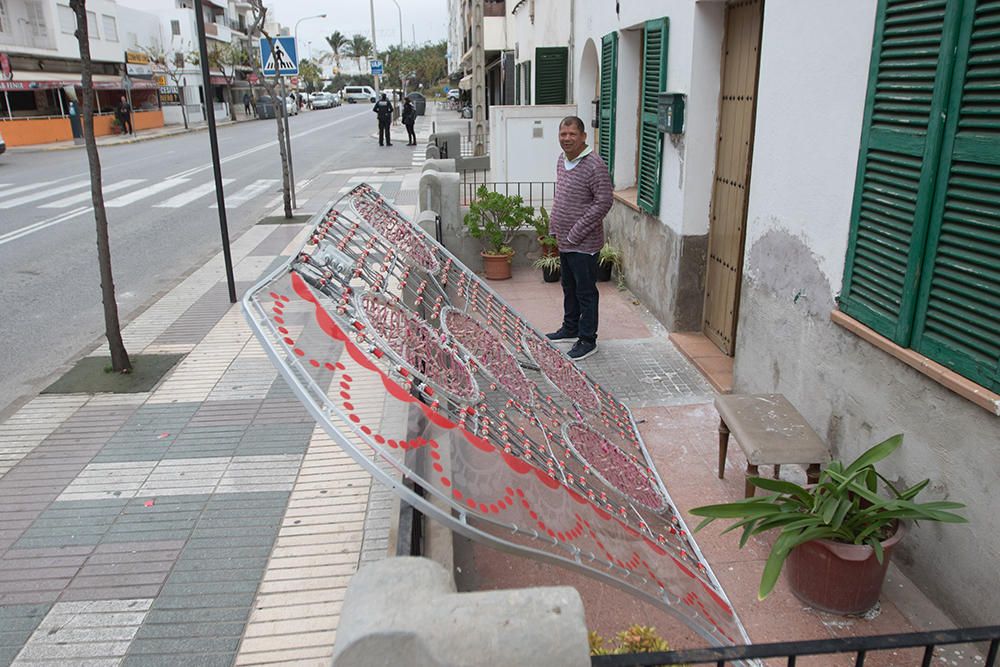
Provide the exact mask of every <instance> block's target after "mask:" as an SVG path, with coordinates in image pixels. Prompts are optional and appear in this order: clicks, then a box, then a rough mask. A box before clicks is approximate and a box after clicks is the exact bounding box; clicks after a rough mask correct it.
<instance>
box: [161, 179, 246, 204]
mask: <svg viewBox="0 0 1000 667" xmlns="http://www.w3.org/2000/svg"><path fill="white" fill-rule="evenodd" d="M235 180H236V179H235V178H224V179H222V184H223V185H229V184H230V183H232V182H233V181H235ZM210 192H215V181H209V182H208V183H202V184H201V185H199V186H198V187H196V188H191V189H190V190H188V191H187V192H182V193H180V194H179V195H177V196H175V197H171V198H170V199H168V200H167V201H165V202H160V203H159V204H156V205H155V206H154V207H153V208H180V207H181V206H187V205H188V204H190V203H191V202H193V201H194V200H196V199H201V198H202V197H204V196H205V195H207V194H208V193H210Z"/></svg>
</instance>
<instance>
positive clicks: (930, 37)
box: [508, 0, 1000, 624]
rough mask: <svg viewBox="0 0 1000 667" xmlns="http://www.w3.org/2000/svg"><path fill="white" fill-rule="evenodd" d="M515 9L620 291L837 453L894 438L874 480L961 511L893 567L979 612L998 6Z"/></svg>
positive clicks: (997, 371) (986, 494)
mask: <svg viewBox="0 0 1000 667" xmlns="http://www.w3.org/2000/svg"><path fill="white" fill-rule="evenodd" d="M508 4H509V5H513V6H512V7H511V8H510V14H511V16H512V18H513V27H512V33H511V36H510V39H511V40H512V45H513V48H514V51H515V54H516V68H517V70H516V78H517V84H516V87H517V90H516V93H515V99H516V102H517V103H519V104H522V105H524V104H532V105H538V104H557V103H569V104H574V105H575V108H576V111H577V113H578V115H579V116H580V117H581V118H583V120H584V122H585V124H586V125H587V127H588V131H589V135H590V141H591V143H592V144H593V146H594V148H595V150H596V151H597V152H598V153H599V154H600V155H601V156H602V158H603V159H604V160H605V162H606V163H607V164H608V165H609V168H610V169H611V173H612V179H613V182H614V185H615V190H616V191H615V202H614V205H613V208H612V210H611V212H610V213H609V215H608V217H607V218H606V221H605V227H606V231H607V232H608V236H609V238H610V239H611V240H612V241H613V242H614V243H616V244H617V245H619V246H620V247H621V248H622V251H623V254H624V266H625V273H626V275H627V276H628V284H629V287H630V288H631V289H632V291H633V292H635V293H636V294H637V295H638V296H639V297H640V298H642V299H643V301H644V303H646V304H647V305H648V307H649V308H650V309H651V310H652V311H653V312H654V313H655V314H656V316H657V317H658V318H659V319H660V320H661V321H662V322H663V324H664V325H666V326H667V328H668V329H670V330H671V331H696V332H701V333H703V334H704V336H705V337H706V338H707V339H708V340H710V341H711V342H712V343H714V344H715V345H716V346H717V347H718V348H719V349H720V350H722V351H723V352H725V353H726V354H728V355H731V356H733V357H734V362H733V363H734V381H733V384H734V386H733V390H734V391H737V392H753V393H764V392H780V393H783V394H785V395H786V396H787V397H788V398H789V399H790V400H791V401H792V403H793V404H794V405H795V406H796V407H797V408H798V409H799V410H800V411H801V412H802V413H803V414H804V415H805V416H806V417H807V419H808V420H809V422H810V424H811V425H812V426H813V428H814V429H815V430H816V431H817V432H818V433H819V434H820V435H821V436H823V438H824V439H825V440H826V441H827V443H828V444H829V445H830V447H831V449H832V450H833V452H834V454H835V456H837V457H838V458H842V459H845V460H850V459H852V458H853V457H854V456H856V455H857V454H859V453H860V452H861V451H863V450H864V449H866V448H867V447H868V446H870V445H872V444H874V443H875V442H877V441H879V440H881V439H884V438H885V437H887V436H889V435H892V434H894V433H897V432H902V433H904V435H905V444H904V446H903V447H902V449H901V450H900V451H899V452H898V453H897V454H896V455H895V456H894V458H893V460H890V461H887V462H886V465H885V468H884V473H885V475H886V476H887V477H888V478H889V479H891V480H893V481H894V482H899V483H901V484H904V485H908V484H913V483H915V482H917V481H920V480H922V479H924V478H929V479H930V485H929V487H928V490H927V491H925V493H926V495H927V496H928V497H930V496H933V497H934V498H938V499H948V500H958V501H962V502H964V503H966V504H967V505H968V509H967V510H966V515H967V516H968V518H969V520H970V523H969V526H968V527H966V526H951V525H949V526H945V525H921V526H915V527H911V531H910V534H909V535H908V537H907V539H906V540H905V542H904V546H903V553H902V555H901V557H900V558H899V559H898V561H897V562H898V564H899V565H900V567H902V569H903V570H904V571H905V572H906V573H907V574H908V575H910V576H911V577H912V578H913V579H914V581H915V582H917V583H918V585H920V586H921V587H922V588H923V589H924V590H925V591H926V592H927V593H928V594H929V595H931V597H932V598H933V599H934V600H935V601H937V602H938V603H939V604H940V605H942V606H943V607H944V608H945V609H946V610H948V611H949V612H951V613H952V615H953V617H954V618H955V620H956V622H958V623H962V624H988V623H991V622H993V621H994V620H995V619H996V618H997V616H998V614H1000V602H998V601H997V600H996V598H995V596H993V595H992V592H991V589H990V587H989V586H983V585H982V584H983V582H988V581H992V579H993V578H994V576H995V574H994V573H995V571H996V569H997V567H998V565H1000V535H998V533H997V531H996V530H993V529H994V528H995V527H996V521H997V519H996V515H997V511H996V510H997V508H998V505H997V502H996V501H995V500H994V499H993V496H992V492H991V488H992V483H993V482H995V481H996V477H997V471H998V470H1000V449H998V448H997V447H996V444H997V443H998V442H1000V417H998V413H1000V395H998V392H1000V273H998V271H997V267H998V266H1000V196H998V193H1000V161H998V159H1000V158H998V156H1000V144H998V140H997V137H1000V124H998V123H1000V121H998V120H997V116H996V114H995V110H996V109H997V108H1000V97H997V93H996V90H998V89H1000V74H998V72H1000V46H998V44H1000V42H997V41H996V39H995V38H994V37H993V34H994V33H993V32H991V30H993V28H991V27H990V26H992V25H995V23H996V22H997V21H998V20H1000V5H998V4H997V3H996V2H995V1H991V0H941V1H940V2H935V3H919V2H913V1H911V0H879V1H878V2H871V1H870V0H847V1H845V0H814V1H812V2H808V3H803V2H799V1H797V0H766V2H765V1H764V0H730V1H729V2H724V1H721V0H720V1H710V0H702V1H696V0H651V1H650V2H643V3H625V2H621V3H610V2H605V1H603V0H521V1H520V2H516V3H511V2H508ZM540 97H541V99H539V98H540ZM668 110H669V113H668ZM557 155H558V145H557V144H556V143H555V142H554V141H553V142H552V146H551V155H550V156H544V157H545V158H546V159H548V158H549V157H551V158H552V162H553V163H554V162H555V157H556V156H557ZM512 180H517V179H516V178H513V177H512ZM974 534H975V538H973V535H974Z"/></svg>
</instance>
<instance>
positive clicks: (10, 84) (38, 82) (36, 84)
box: [0, 72, 159, 91]
mask: <svg viewBox="0 0 1000 667" xmlns="http://www.w3.org/2000/svg"><path fill="white" fill-rule="evenodd" d="M93 77H94V89H96V90H123V89H124V88H125V86H124V84H123V82H122V78H121V77H120V76H115V75H112V74H94V75H93ZM82 85H83V83H82V81H81V79H80V75H79V74H65V73H61V72H14V77H13V79H11V80H10V81H0V90H11V91H21V90H51V89H53V88H63V87H65V86H76V87H77V88H80V87H81V86H82ZM158 87H159V86H158V85H157V84H156V83H155V82H153V81H144V80H142V79H132V88H136V89H138V88H158Z"/></svg>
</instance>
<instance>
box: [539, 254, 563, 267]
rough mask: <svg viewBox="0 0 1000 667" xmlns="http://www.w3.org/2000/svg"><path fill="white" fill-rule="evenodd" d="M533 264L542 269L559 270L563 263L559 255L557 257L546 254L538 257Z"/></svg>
mask: <svg viewBox="0 0 1000 667" xmlns="http://www.w3.org/2000/svg"><path fill="white" fill-rule="evenodd" d="M532 266H534V267H535V268H536V269H541V270H542V271H558V270H559V269H560V268H561V266H562V265H561V264H560V262H559V256H558V255H556V256H555V257H552V256H549V255H545V256H542V257H539V258H538V259H536V260H535V263H534V264H532Z"/></svg>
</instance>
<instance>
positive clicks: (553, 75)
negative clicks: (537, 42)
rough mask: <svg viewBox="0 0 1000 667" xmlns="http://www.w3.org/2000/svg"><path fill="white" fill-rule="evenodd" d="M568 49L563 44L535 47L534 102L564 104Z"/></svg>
mask: <svg viewBox="0 0 1000 667" xmlns="http://www.w3.org/2000/svg"><path fill="white" fill-rule="evenodd" d="M568 58H569V49H568V48H567V47H565V46H552V47H545V48H542V47H539V48H536V49H535V62H537V63H538V71H537V72H535V104H566V65H567V62H568Z"/></svg>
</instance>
